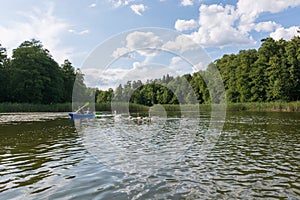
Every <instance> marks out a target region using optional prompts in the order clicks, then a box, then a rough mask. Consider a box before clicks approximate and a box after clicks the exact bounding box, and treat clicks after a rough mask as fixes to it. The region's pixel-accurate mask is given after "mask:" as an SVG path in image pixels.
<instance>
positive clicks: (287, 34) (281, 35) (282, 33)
mask: <svg viewBox="0 0 300 200" xmlns="http://www.w3.org/2000/svg"><path fill="white" fill-rule="evenodd" d="M297 30H299V27H297V26H292V27H289V28H283V27H280V28H277V29H276V30H275V31H274V32H272V33H270V37H272V38H273V39H274V40H280V39H284V40H290V39H292V38H293V37H294V36H300V33H298V32H297Z"/></svg>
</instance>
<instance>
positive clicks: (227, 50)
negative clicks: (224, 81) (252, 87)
mask: <svg viewBox="0 0 300 200" xmlns="http://www.w3.org/2000/svg"><path fill="white" fill-rule="evenodd" d="M0 18H1V21H0V44H1V45H2V46H3V47H5V48H6V49H7V52H8V55H9V56H11V54H12V50H13V49H15V48H17V47H18V46H19V45H20V44H21V43H22V42H23V41H25V40H30V39H32V38H35V39H38V40H40V41H41V42H42V44H43V45H44V47H45V48H47V49H48V50H49V51H50V54H51V55H52V56H53V57H54V59H55V60H56V61H57V62H58V63H59V64H62V63H63V61H64V60H65V59H69V60H70V61H71V62H72V63H73V66H74V67H75V68H82V69H83V70H84V68H85V66H86V63H89V62H86V61H87V60H89V57H90V55H91V54H93V52H94V51H95V50H97V49H98V50H99V48H100V49H101V48H103V45H104V46H105V44H106V45H108V46H110V45H112V43H113V45H112V46H114V47H115V49H112V50H111V53H112V55H106V56H111V57H113V58H116V55H117V56H118V55H119V57H121V59H119V58H118V60H117V61H116V60H114V62H113V64H110V67H107V66H101V67H99V66H98V68H97V70H98V75H97V76H96V75H95V74H97V73H96V72H95V70H96V69H95V67H94V68H89V69H88V70H87V71H89V72H91V71H93V70H94V71H93V75H94V79H100V81H99V80H98V82H97V83H95V82H94V83H91V84H94V85H95V84H96V85H97V86H99V85H101V84H102V85H106V87H109V86H110V84H109V83H108V81H109V80H114V82H115V84H116V83H117V82H118V80H119V81H120V79H124V77H127V78H130V76H129V74H132V76H133V75H136V73H135V72H136V71H134V70H133V69H136V70H140V71H142V69H144V68H145V66H150V65H151V67H150V68H151V69H150V68H149V67H148V70H146V71H144V72H143V75H144V76H145V74H146V73H149V72H151V71H152V72H156V71H159V69H161V70H162V68H166V67H165V66H167V65H168V66H175V65H176V64H178V63H179V62H182V60H183V58H182V56H181V55H179V54H182V53H183V51H182V49H184V48H185V49H188V48H194V45H195V44H196V45H198V46H200V47H201V48H202V49H203V50H204V51H205V52H206V54H207V55H208V56H209V57H210V59H211V60H212V61H213V60H215V59H218V58H221V57H222V56H223V55H224V54H231V53H238V52H239V50H242V49H251V48H256V49H257V48H258V47H259V46H260V44H261V39H263V38H266V37H272V38H274V39H275V40H279V39H281V38H283V39H286V40H289V39H291V38H292V37H293V36H294V35H296V34H298V33H297V28H298V27H299V26H300V23H299V19H300V0H259V1H253V0H235V1H234V0H221V1H216V0H148V1H146V0H85V1H79V0H63V1H62V0H45V1H38V0H27V1H24V0H12V1H4V0H2V2H1V7H0ZM144 27H153V28H154V29H155V30H156V31H154V32H153V30H151V29H147V31H145V30H143V28H144ZM157 28H162V29H167V30H169V32H170V33H171V32H175V33H172V34H171V35H173V36H174V37H173V38H172V40H173V41H172V42H173V43H172V44H173V49H174V47H177V48H178V46H179V47H180V48H181V50H180V49H177V51H176V55H171V54H170V53H169V54H168V55H165V54H166V52H164V53H160V54H158V53H153V52H152V53H151V52H149V51H148V52H146V51H136V50H135V49H134V48H140V47H141V46H140V45H142V47H144V46H145V45H150V46H151V45H152V46H153V44H154V43H155V45H156V46H155V45H154V46H153V47H155V48H160V47H166V43H168V42H171V41H168V40H165V39H164V38H163V39H162V38H160V35H159V34H161V33H160V32H159V30H157ZM125 33H126V34H125ZM122 34H123V37H119V38H118V36H119V35H122ZM180 35H181V36H182V37H181V40H180V37H179V36H180ZM150 38H151V39H150ZM176 38H177V39H176ZM178 38H179V39H178ZM182 38H185V39H182ZM113 41H114V42H113ZM162 41H163V42H164V44H163V43H162ZM191 41H192V43H193V44H191ZM149 42H152V43H149ZM153 42H154V43H153ZM137 43H138V44H137ZM141 43H143V44H141ZM168 44H169V43H168ZM143 45H144V46H143ZM169 47H170V45H169ZM194 49H195V48H194ZM104 50H105V49H104ZM167 50H170V49H169V48H168V49H167ZM130 51H131V52H133V51H136V52H134V53H135V55H134V56H132V54H133V53H130V54H129V52H130ZM98 52H101V50H99V51H98ZM120 53H121V54H120ZM122 53H123V54H122ZM173 53H174V52H173ZM194 53H195V52H194ZM200 53H203V52H200ZM125 54H126V56H125ZM97 56H98V59H99V60H101V59H102V58H101V56H102V55H99V54H98V55H97ZM155 56H156V59H154V57H155ZM124 57H126V58H124ZM129 57H130V59H129ZM126 59H127V60H126ZM102 64H104V63H101V65H102ZM193 64H194V63H193V62H192V64H191V63H189V62H188V64H187V65H193ZM202 64H203V63H202ZM180 66H184V64H182V65H180ZM143 67H144V68H143ZM183 68H184V67H183ZM187 68H189V69H190V71H191V72H193V71H196V70H197V69H200V68H197V67H196V68H195V67H194V66H190V67H187ZM103 69H105V70H106V71H105V73H99V71H102V72H103ZM130 70H131V71H130ZM172 70H173V71H176V73H177V74H180V73H186V72H189V71H188V70H179V69H174V68H172ZM179 71H180V72H179ZM129 72H130V73H129ZM153 74H155V73H153ZM120 77H121V78H120ZM90 78H91V77H90ZM147 78H149V77H147ZM94 81H96V80H94Z"/></svg>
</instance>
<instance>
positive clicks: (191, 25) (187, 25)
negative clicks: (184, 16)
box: [175, 19, 198, 31]
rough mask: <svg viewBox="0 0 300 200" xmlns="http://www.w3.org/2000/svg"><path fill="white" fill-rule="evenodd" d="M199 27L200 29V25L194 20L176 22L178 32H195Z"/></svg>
mask: <svg viewBox="0 0 300 200" xmlns="http://www.w3.org/2000/svg"><path fill="white" fill-rule="evenodd" d="M197 27H198V23H197V22H196V20H194V19H191V20H181V19H178V20H177V21H176V22H175V29H176V30H177V31H188V30H193V29H195V28H197Z"/></svg>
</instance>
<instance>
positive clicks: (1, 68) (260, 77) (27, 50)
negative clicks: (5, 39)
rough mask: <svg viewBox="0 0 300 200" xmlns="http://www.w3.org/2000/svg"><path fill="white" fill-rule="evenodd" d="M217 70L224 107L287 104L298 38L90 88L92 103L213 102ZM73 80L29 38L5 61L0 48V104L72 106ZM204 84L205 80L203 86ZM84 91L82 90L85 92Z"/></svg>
mask: <svg viewBox="0 0 300 200" xmlns="http://www.w3.org/2000/svg"><path fill="white" fill-rule="evenodd" d="M214 70H219V72H220V74H221V77H222V79H223V82H224V86H225V90H226V100H227V102H228V103H244V102H274V101H281V102H291V101H298V100H299V98H300V37H294V38H293V39H292V40H289V41H286V40H279V41H275V40H273V39H272V38H266V39H263V40H262V44H261V46H260V48H258V49H257V50H256V49H249V50H241V51H240V52H239V53H237V54H230V55H224V56H223V57H222V58H220V59H217V60H215V61H214V63H211V64H210V65H209V66H208V68H207V69H206V70H205V71H199V72H196V73H193V74H185V75H183V76H178V77H172V76H170V75H168V74H166V75H162V77H161V78H160V79H155V80H148V81H147V82H146V83H142V82H141V81H140V80H138V81H130V80H129V81H128V82H127V83H126V84H124V85H119V86H118V87H117V88H116V89H115V90H113V89H109V90H106V91H102V90H98V89H96V96H95V100H96V102H97V103H109V102H111V101H112V100H114V101H117V102H118V101H124V100H126V101H130V102H131V103H135V104H142V105H146V106H152V105H154V104H178V103H179V99H180V103H186V104H194V103H200V104H209V103H214V100H212V99H211V95H210V93H209V90H208V88H207V85H208V84H210V85H211V86H214V85H215V90H218V85H217V83H215V82H214V77H213V76H214ZM76 76H80V77H81V80H82V83H79V84H81V85H82V86H83V87H85V85H84V83H83V80H84V75H83V74H82V73H81V72H80V70H79V69H75V68H74V67H73V66H72V63H71V62H70V61H69V60H65V61H64V63H63V64H61V65H59V64H58V63H57V62H56V61H55V60H54V59H53V57H52V56H51V54H50V52H49V51H48V50H47V49H45V48H44V47H43V45H42V43H41V42H40V41H38V40H35V39H32V40H30V41H25V42H23V43H22V44H21V45H20V46H19V47H17V48H16V49H14V50H13V52H12V56H11V58H9V57H8V56H7V52H6V49H5V47H2V46H1V44H0V103H3V102H10V103H30V104H56V103H66V102H71V101H72V89H73V84H74V81H75V78H76ZM205 80H206V81H205ZM86 90H88V88H86Z"/></svg>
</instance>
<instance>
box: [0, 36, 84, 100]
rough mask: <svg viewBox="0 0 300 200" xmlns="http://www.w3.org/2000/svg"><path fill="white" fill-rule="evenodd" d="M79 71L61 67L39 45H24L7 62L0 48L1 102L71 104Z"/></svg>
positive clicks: (65, 64)
mask: <svg viewBox="0 0 300 200" xmlns="http://www.w3.org/2000/svg"><path fill="white" fill-rule="evenodd" d="M77 75H78V76H83V75H82V74H81V72H80V70H79V69H77V70H75V68H74V67H73V66H72V63H71V62H70V61H68V60H65V61H64V63H63V64H62V65H59V64H58V63H57V62H56V61H55V60H54V59H53V58H52V56H51V54H50V52H49V51H48V50H47V49H45V48H44V47H43V45H42V44H41V42H40V41H37V40H34V39H33V40H31V41H25V42H23V43H22V44H21V45H20V46H19V47H18V48H16V49H14V50H13V53H12V57H11V58H8V56H7V52H6V49H5V48H4V47H2V46H1V44H0V102H12V103H31V104H55V103H65V102H71V101H72V90H73V84H74V81H75V78H76V76H77Z"/></svg>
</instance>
